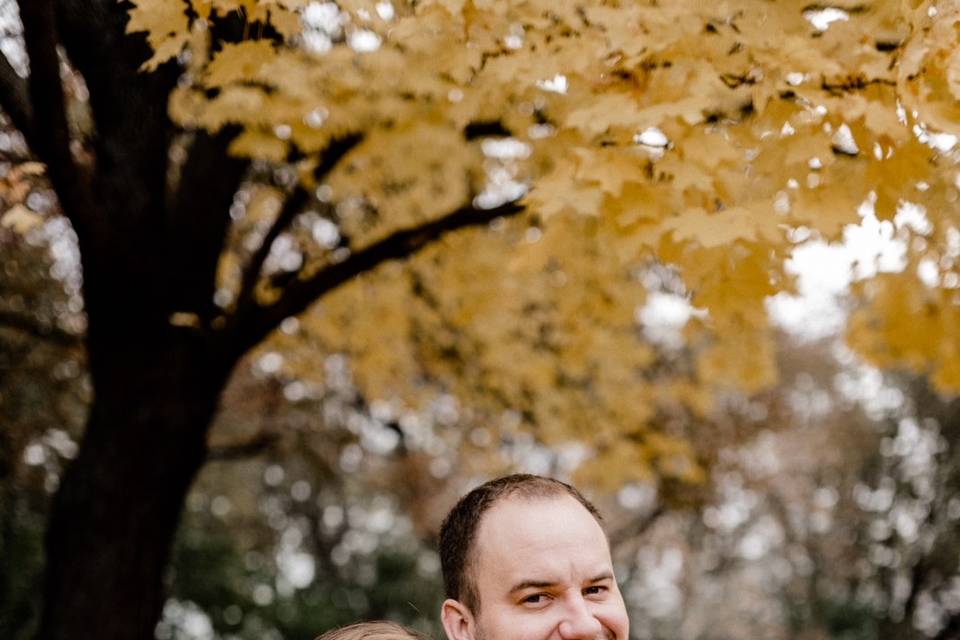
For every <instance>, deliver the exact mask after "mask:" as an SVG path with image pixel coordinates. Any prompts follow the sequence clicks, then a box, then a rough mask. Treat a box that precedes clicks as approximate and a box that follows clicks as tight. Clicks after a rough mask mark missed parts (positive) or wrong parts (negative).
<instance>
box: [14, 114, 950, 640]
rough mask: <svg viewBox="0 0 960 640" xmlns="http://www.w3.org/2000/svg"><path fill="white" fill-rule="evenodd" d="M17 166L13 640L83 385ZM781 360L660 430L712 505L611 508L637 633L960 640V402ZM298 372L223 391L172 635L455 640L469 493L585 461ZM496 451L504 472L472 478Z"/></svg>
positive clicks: (77, 423) (32, 174)
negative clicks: (353, 626)
mask: <svg viewBox="0 0 960 640" xmlns="http://www.w3.org/2000/svg"><path fill="white" fill-rule="evenodd" d="M0 147H2V148H0V151H2V152H3V159H2V161H0V180H3V181H4V194H5V195H4V198H5V199H7V200H11V199H12V200H16V201H17V202H26V203H28V204H29V208H28V210H24V211H23V212H22V215H21V216H20V217H19V218H6V219H7V220H8V224H6V225H5V226H4V227H3V228H2V229H0V250H2V255H3V265H2V269H0V423H2V429H0V637H2V638H9V639H10V640H21V639H26V638H29V637H31V634H32V633H33V631H34V630H35V625H36V623H37V618H38V615H39V596H38V589H39V580H40V576H41V570H42V567H43V531H44V522H45V517H46V513H47V510H48V507H49V499H50V496H51V494H52V492H53V491H55V489H56V487H57V483H58V479H59V477H60V473H61V470H62V468H63V466H64V464H65V463H66V462H67V461H68V460H69V459H70V458H71V457H72V456H73V455H74V454H75V452H76V450H77V442H78V439H79V438H80V437H81V429H82V425H83V423H84V420H85V412H86V410H87V408H88V406H89V402H90V388H89V381H88V379H87V373H86V365H85V361H84V358H85V356H84V353H83V350H82V348H81V346H80V340H79V337H78V336H80V335H81V334H82V331H83V322H84V320H83V315H82V308H81V306H82V305H80V304H79V302H78V290H79V286H80V283H79V282H78V281H77V278H78V275H77V273H78V271H77V257H76V248H75V246H73V244H72V240H71V232H70V230H69V228H68V227H67V225H66V224H65V223H64V222H63V220H62V219H60V218H58V217H57V216H56V215H54V214H53V213H52V212H51V207H52V196H51V194H50V192H49V190H48V188H47V187H46V186H45V184H44V183H43V182H42V180H41V179H40V177H39V175H38V172H36V171H34V169H33V167H31V165H30V164H29V163H27V162H26V161H25V160H26V159H25V158H22V157H18V155H17V150H18V148H20V147H18V141H17V140H16V136H12V135H11V134H9V132H7V133H4V134H3V136H0ZM10 194H13V196H11V195H10ZM5 204H9V203H5ZM11 220H12V221H11ZM284 331H285V332H288V333H290V334H291V335H293V334H295V333H296V331H297V327H296V323H289V324H287V326H285V328H284ZM303 348H308V346H304V347H303ZM779 348H780V360H781V362H780V366H781V371H782V372H783V375H782V382H781V384H780V385H779V386H778V387H777V388H776V389H774V390H772V391H770V392H767V393H765V394H763V395H760V396H757V397H749V398H748V397H744V396H742V395H738V394H735V393H732V392H731V394H730V395H729V397H727V398H725V400H724V401H723V402H722V403H720V407H719V408H718V409H717V410H715V411H713V412H712V413H710V414H709V416H708V417H706V418H693V417H691V416H689V415H679V416H664V420H673V421H675V422H678V424H676V425H674V427H673V428H674V430H675V431H676V432H678V433H683V434H686V435H687V437H690V439H691V440H692V441H693V442H695V444H696V448H697V453H698V456H699V459H700V460H702V461H703V463H704V465H705V467H706V468H708V469H709V470H710V473H709V475H708V480H707V481H706V482H705V483H703V484H701V485H699V486H694V487H689V486H679V485H675V484H671V483H669V482H665V481H658V480H657V479H656V478H655V477H650V478H648V479H646V480H643V481H639V482H638V481H634V482H629V483H625V484H623V485H622V486H620V487H619V488H618V489H617V490H616V491H614V492H613V493H609V492H599V491H595V492H594V496H595V497H596V498H597V500H598V502H599V503H600V504H601V506H602V509H603V510H604V511H605V512H606V513H607V514H608V520H609V528H610V533H611V539H612V542H613V544H614V550H615V554H616V558H617V562H618V565H619V570H620V575H621V577H622V579H623V581H624V585H623V587H624V592H625V594H626V596H627V600H628V604H629V607H630V610H631V617H632V625H633V626H632V628H633V631H632V635H633V637H634V638H637V639H641V638H644V639H651V640H652V639H655V638H656V639H664V640H666V639H669V638H690V639H704V640H706V639H708V638H709V639H716V640H722V639H734V638H784V639H787V638H790V639H797V640H828V639H830V640H873V639H880V638H884V639H886V638H900V639H906V640H909V639H913V638H916V639H918V640H919V639H920V638H938V639H941V640H945V639H947V638H957V637H960V573H958V560H960V533H958V532H960V528H958V526H957V523H958V521H960V458H958V451H960V448H958V439H960V421H958V415H960V414H958V412H960V405H958V404H957V402H956V401H952V400H949V399H945V398H943V397H939V396H937V395H936V394H935V393H934V392H932V391H931V390H930V388H929V387H928V385H927V384H926V383H925V382H924V381H923V380H921V379H917V378H916V377H911V376H907V375H898V374H886V375H881V374H880V373H879V372H878V371H876V370H874V369H872V368H869V367H867V366H865V365H863V364H862V363H860V362H859V361H858V360H857V359H856V358H855V357H854V356H853V355H852V354H851V353H850V352H849V351H847V350H846V349H844V347H843V346H842V340H840V338H838V337H836V336H832V337H828V338H825V339H818V340H809V339H806V340H805V339H803V338H802V337H801V338H797V337H791V336H787V335H784V336H782V338H781V340H780V346H779ZM287 355H289V354H287ZM668 355H669V354H668ZM298 357H301V358H302V357H303V354H299V356H298ZM284 358H285V354H284V353H282V352H278V351H271V350H270V347H269V346H268V347H265V348H263V349H261V350H260V351H257V352H255V353H254V354H253V356H252V357H250V358H248V360H247V361H245V362H244V363H243V365H242V366H241V368H240V370H239V371H238V372H237V374H236V375H235V376H234V379H233V380H232V382H231V384H230V386H229V388H228V391H227V393H226V396H225V398H224V403H223V406H222V409H221V411H220V414H219V416H218V418H217V421H216V426H215V428H214V430H213V435H212V436H211V439H210V448H211V460H210V462H209V463H208V464H207V465H206V467H205V469H204V471H203V473H202V475H201V477H200V479H199V481H198V482H197V483H196V484H195V486H194V489H193V491H192V494H191V496H190V498H189V500H188V503H187V506H186V510H185V513H184V515H183V520H182V523H181V527H180V533H179V536H178V542H177V544H176V549H175V552H174V557H173V562H172V566H171V567H170V570H169V574H168V581H169V593H170V599H169V601H168V603H167V606H166V607H165V611H164V621H163V622H162V623H161V624H160V626H159V627H158V629H157V637H158V638H160V639H161V640H181V639H183V640H186V639H201V638H236V639H250V640H253V639H254V638H257V639H261V638H269V639H276V640H280V639H290V640H294V639H296V640H300V639H309V638H312V637H313V636H315V635H317V634H318V633H320V632H322V631H324V630H326V629H328V628H330V627H333V626H336V625H340V624H344V623H347V622H351V621H354V620H357V619H362V618H391V619H394V620H397V621H401V622H405V623H408V624H411V625H414V626H416V627H419V628H421V629H423V630H426V631H429V632H431V633H433V634H434V636H435V637H442V635H441V631H440V629H439V627H438V625H437V624H436V613H437V610H438V603H439V601H440V598H441V593H442V587H441V585H440V579H439V571H438V561H437V556H436V553H435V549H434V539H435V535H436V531H437V528H438V526H439V522H440V519H441V518H442V516H443V514H444V512H445V511H446V509H447V508H448V507H449V506H450V504H451V503H452V501H453V500H454V499H455V497H456V495H458V494H459V493H460V492H461V491H462V490H463V489H464V488H466V487H469V486H470V485H471V484H472V483H475V482H477V481H478V480H480V479H481V478H482V477H483V476H484V475H489V474H491V473H494V472H498V471H501V470H506V469H508V468H514V469H525V470H531V471H536V472H545V473H554V474H559V475H568V474H569V473H570V472H571V470H572V468H573V463H574V462H575V459H576V451H575V450H566V449H565V450H562V451H554V450H550V449H547V448H544V447H542V446H540V445H538V444H537V442H536V441H535V439H534V438H533V437H532V436H528V435H523V434H519V435H518V434H513V435H507V434H504V433H497V432H492V431H487V430H485V429H482V428H476V427H474V428H470V429H467V428H465V427H462V425H461V422H460V420H459V418H458V409H457V404H456V399H455V398H449V397H448V398H445V399H441V400H440V401H438V403H437V405H436V406H435V407H434V409H433V410H432V413H429V414H409V413H404V412H403V411H402V410H399V409H398V408H397V407H395V406H393V405H391V404H389V403H388V402H383V401H381V402H367V401H366V400H365V399H364V398H362V397H360V395H359V393H358V391H357V390H356V388H355V387H354V386H353V385H352V382H351V379H350V363H349V361H348V360H346V359H345V358H343V357H340V356H337V355H324V356H321V355H318V356H316V358H317V363H316V366H318V367H323V368H324V379H325V380H326V381H327V383H326V385H325V386H324V387H322V388H321V387H318V386H316V385H315V384H305V383H303V382H302V381H300V380H296V379H291V378H289V377H288V374H285V373H283V371H284V369H283V368H281V367H280V366H279V363H280V362H282V361H283V359H284ZM683 358H684V354H683V352H682V350H680V351H677V352H675V353H673V355H671V356H670V357H666V358H664V360H663V362H664V363H665V364H664V366H677V367H680V366H683ZM624 402H629V398H624ZM411 438H414V439H416V440H417V442H415V443H411V442H409V439H411ZM411 444H414V445H415V446H411ZM491 451H493V452H496V454H497V456H498V458H497V459H498V460H500V463H499V464H500V465H501V466H496V465H490V464H489V462H485V463H484V464H479V465H478V464H474V462H475V461H474V460H472V455H474V454H475V456H476V458H477V459H479V458H484V459H485V460H486V459H487V458H488V457H489V455H490V452H491ZM471 452H473V454H472V453H471ZM481 454H482V455H481ZM597 484H598V485H600V484H603V483H602V482H601V483H597ZM587 489H588V490H589V489H590V487H589V486H588V487H587Z"/></svg>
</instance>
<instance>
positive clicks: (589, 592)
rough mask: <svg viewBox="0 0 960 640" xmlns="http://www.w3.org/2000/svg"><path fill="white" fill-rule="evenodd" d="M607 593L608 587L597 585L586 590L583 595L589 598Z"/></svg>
mask: <svg viewBox="0 0 960 640" xmlns="http://www.w3.org/2000/svg"><path fill="white" fill-rule="evenodd" d="M606 591H607V587H605V586H603V585H602V584H595V585H593V586H591V587H587V588H586V589H584V590H583V594H584V595H587V596H595V595H599V594H601V593H606Z"/></svg>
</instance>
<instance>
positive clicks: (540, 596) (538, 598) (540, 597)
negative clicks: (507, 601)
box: [521, 593, 547, 604]
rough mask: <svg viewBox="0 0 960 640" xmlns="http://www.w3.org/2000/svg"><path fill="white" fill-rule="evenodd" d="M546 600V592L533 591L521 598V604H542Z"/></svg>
mask: <svg viewBox="0 0 960 640" xmlns="http://www.w3.org/2000/svg"><path fill="white" fill-rule="evenodd" d="M546 601H547V594H545V593H534V594H531V595H529V596H527V597H525V598H524V599H523V600H521V602H522V603H523V604H544V603H545V602H546Z"/></svg>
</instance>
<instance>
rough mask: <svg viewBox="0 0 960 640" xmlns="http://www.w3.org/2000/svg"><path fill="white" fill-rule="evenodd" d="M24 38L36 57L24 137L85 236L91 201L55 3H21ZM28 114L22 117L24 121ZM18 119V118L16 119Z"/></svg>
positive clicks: (32, 58) (36, 0)
mask: <svg viewBox="0 0 960 640" xmlns="http://www.w3.org/2000/svg"><path fill="white" fill-rule="evenodd" d="M18 4H19V6H20V19H21V20H22V21H23V39H24V42H25V43H26V49H27V55H28V56H29V58H30V77H29V79H28V80H27V95H28V96H29V104H30V105H32V109H33V111H32V120H31V122H32V126H31V127H30V129H29V131H27V132H24V135H27V136H29V137H28V138H27V142H28V144H29V145H30V147H31V148H32V149H33V152H34V153H35V154H36V155H37V158H38V159H40V160H41V161H42V162H43V163H44V164H46V165H47V171H48V175H49V176H50V181H51V182H52V183H53V186H54V188H55V189H56V191H57V195H58V197H59V199H60V206H61V208H62V209H63V211H64V213H65V214H66V215H67V217H68V218H70V220H71V221H72V222H73V224H74V227H75V229H76V231H77V233H78V234H80V235H81V237H83V234H84V233H85V231H86V228H85V227H86V225H85V224H84V223H83V220H81V219H80V216H83V215H86V214H89V212H90V208H89V206H88V205H89V203H90V199H89V198H87V197H86V193H85V188H86V187H85V185H84V183H83V179H82V178H81V175H80V172H79V168H78V167H77V165H76V163H75V162H74V160H73V154H72V153H71V151H70V127H69V125H68V123H67V113H66V105H65V95H64V91H63V84H62V83H61V81H60V56H59V54H58V53H57V27H56V20H55V16H54V10H53V2H52V0H19V2H18ZM22 115H23V114H21V116H22ZM11 117H12V116H11Z"/></svg>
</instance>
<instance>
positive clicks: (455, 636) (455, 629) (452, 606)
mask: <svg viewBox="0 0 960 640" xmlns="http://www.w3.org/2000/svg"><path fill="white" fill-rule="evenodd" d="M440 620H441V622H443V630H444V631H446V633H447V640H476V623H475V622H474V620H473V614H472V613H470V609H468V608H467V607H466V606H464V604H463V603H462V602H460V601H459V600H453V599H451V598H447V599H446V600H444V601H443V605H442V607H441V608H440Z"/></svg>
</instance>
